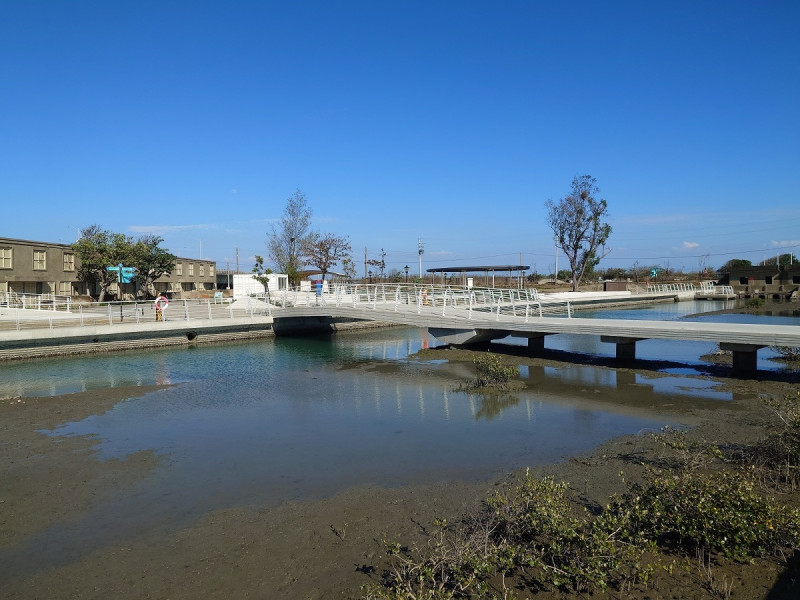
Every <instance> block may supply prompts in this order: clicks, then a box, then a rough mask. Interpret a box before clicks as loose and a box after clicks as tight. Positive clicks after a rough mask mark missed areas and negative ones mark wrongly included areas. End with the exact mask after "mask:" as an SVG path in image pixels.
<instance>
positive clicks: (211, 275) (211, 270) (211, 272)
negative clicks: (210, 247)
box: [208, 265, 214, 277]
mask: <svg viewBox="0 0 800 600" xmlns="http://www.w3.org/2000/svg"><path fill="white" fill-rule="evenodd" d="M208 276H209V277H213V276H214V265H208Z"/></svg>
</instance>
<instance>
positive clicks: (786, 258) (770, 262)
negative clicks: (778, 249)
mask: <svg viewBox="0 0 800 600" xmlns="http://www.w3.org/2000/svg"><path fill="white" fill-rule="evenodd" d="M776 263H777V264H779V265H780V266H782V267H786V266H789V264H796V263H797V257H796V256H795V255H794V254H792V253H787V254H781V255H780V256H777V257H776V256H773V257H772V258H768V259H766V260H762V261H761V262H760V263H758V264H759V265H761V266H762V267H772V266H774V265H775V264H776Z"/></svg>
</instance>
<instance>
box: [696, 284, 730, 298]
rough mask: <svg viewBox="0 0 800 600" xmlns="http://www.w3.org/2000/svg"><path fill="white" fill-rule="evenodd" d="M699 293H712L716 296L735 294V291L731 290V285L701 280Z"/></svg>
mask: <svg viewBox="0 0 800 600" xmlns="http://www.w3.org/2000/svg"><path fill="white" fill-rule="evenodd" d="M700 293H701V294H706V295H709V294H713V295H716V296H735V295H736V293H735V292H734V291H733V286H732V285H714V283H713V282H710V283H707V282H703V284H702V285H701V286H700Z"/></svg>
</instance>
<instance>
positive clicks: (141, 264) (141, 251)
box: [127, 234, 178, 298]
mask: <svg viewBox="0 0 800 600" xmlns="http://www.w3.org/2000/svg"><path fill="white" fill-rule="evenodd" d="M163 241H164V240H163V238H161V237H159V236H157V235H149V234H148V235H143V236H141V237H140V238H139V239H138V240H136V242H135V243H134V244H133V245H132V246H131V248H130V253H129V255H128V259H127V266H130V267H133V268H134V276H133V278H132V279H131V281H132V282H134V283H136V284H137V286H138V288H139V289H138V292H137V293H138V294H139V295H140V296H143V297H145V298H148V297H155V295H156V290H155V286H154V285H153V284H154V282H155V280H156V279H158V278H159V277H161V276H162V275H164V274H165V273H171V272H172V269H174V268H175V261H176V260H177V258H178V257H177V256H175V255H174V254H172V253H171V252H170V251H169V250H167V249H166V248H162V247H161V242H163Z"/></svg>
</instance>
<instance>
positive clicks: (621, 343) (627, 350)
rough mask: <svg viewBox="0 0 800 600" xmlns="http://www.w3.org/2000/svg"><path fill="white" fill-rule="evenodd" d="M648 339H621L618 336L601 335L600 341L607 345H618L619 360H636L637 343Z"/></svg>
mask: <svg viewBox="0 0 800 600" xmlns="http://www.w3.org/2000/svg"><path fill="white" fill-rule="evenodd" d="M646 339H647V338H634V337H619V336H616V335H601V336H600V341H601V342H603V343H605V344H616V346H617V360H635V359H636V342H640V341H642V340H646Z"/></svg>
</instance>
